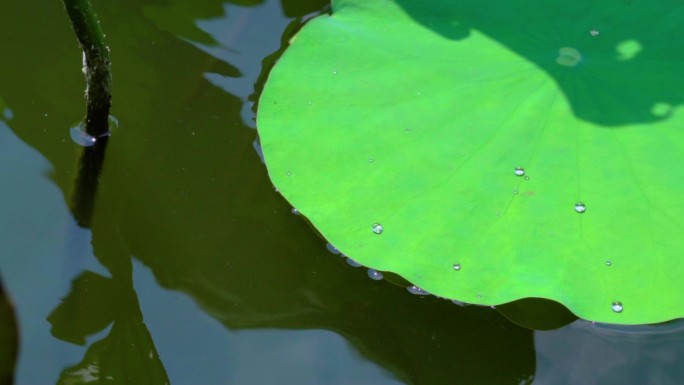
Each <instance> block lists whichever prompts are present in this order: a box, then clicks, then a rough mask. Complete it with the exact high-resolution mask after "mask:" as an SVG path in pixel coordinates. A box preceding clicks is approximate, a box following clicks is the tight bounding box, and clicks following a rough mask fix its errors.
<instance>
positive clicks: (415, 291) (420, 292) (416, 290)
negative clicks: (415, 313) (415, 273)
mask: <svg viewBox="0 0 684 385" xmlns="http://www.w3.org/2000/svg"><path fill="white" fill-rule="evenodd" d="M406 290H408V292H409V293H411V294H414V295H430V293H428V292H427V291H425V290H423V289H421V288H419V287H418V286H416V285H412V286H409V287H407V288H406Z"/></svg>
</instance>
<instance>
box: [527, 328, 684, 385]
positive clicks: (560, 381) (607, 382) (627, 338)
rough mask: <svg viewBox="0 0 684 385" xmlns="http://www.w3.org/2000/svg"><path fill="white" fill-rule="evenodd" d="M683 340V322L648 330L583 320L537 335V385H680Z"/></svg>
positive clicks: (682, 371)
mask: <svg viewBox="0 0 684 385" xmlns="http://www.w3.org/2000/svg"><path fill="white" fill-rule="evenodd" d="M683 341H684V322H683V321H682V320H679V321H675V322H668V323H664V324H660V325H645V326H616V325H603V324H593V323H591V322H587V321H581V320H580V321H576V322H574V323H572V324H571V325H568V326H566V327H564V328H562V329H559V330H555V331H551V332H535V346H536V350H537V373H536V375H535V378H536V380H535V385H537V384H539V385H565V384H567V385H570V384H578V383H581V384H586V385H618V384H677V383H679V382H681V378H682V377H683V376H684V368H682V365H681V357H682V356H684V344H682V342H683ZM558 373H565V375H563V376H559V375H558Z"/></svg>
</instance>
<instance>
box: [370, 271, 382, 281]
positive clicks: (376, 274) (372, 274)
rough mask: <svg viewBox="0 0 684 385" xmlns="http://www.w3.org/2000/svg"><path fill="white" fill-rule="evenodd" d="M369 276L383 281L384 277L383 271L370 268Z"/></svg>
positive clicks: (374, 279)
mask: <svg viewBox="0 0 684 385" xmlns="http://www.w3.org/2000/svg"><path fill="white" fill-rule="evenodd" d="M368 277H369V278H370V279H372V280H373V281H382V279H383V278H384V277H383V276H382V273H381V272H379V271H377V270H374V269H368Z"/></svg>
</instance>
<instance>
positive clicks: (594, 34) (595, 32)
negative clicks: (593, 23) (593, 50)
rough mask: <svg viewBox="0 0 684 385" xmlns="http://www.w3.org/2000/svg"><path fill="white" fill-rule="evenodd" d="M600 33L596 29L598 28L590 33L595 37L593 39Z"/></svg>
mask: <svg viewBox="0 0 684 385" xmlns="http://www.w3.org/2000/svg"><path fill="white" fill-rule="evenodd" d="M599 33H600V32H599V30H598V29H596V28H592V29H591V31H589V34H590V35H591V36H593V37H596V36H598V35H599Z"/></svg>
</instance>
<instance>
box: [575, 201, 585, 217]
mask: <svg viewBox="0 0 684 385" xmlns="http://www.w3.org/2000/svg"><path fill="white" fill-rule="evenodd" d="M575 211H577V212H578V213H580V214H582V213H583V212H585V211H587V206H585V205H584V203H582V202H577V203H575Z"/></svg>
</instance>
